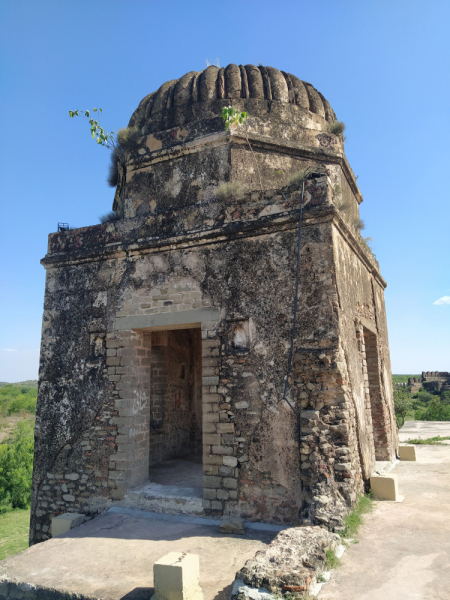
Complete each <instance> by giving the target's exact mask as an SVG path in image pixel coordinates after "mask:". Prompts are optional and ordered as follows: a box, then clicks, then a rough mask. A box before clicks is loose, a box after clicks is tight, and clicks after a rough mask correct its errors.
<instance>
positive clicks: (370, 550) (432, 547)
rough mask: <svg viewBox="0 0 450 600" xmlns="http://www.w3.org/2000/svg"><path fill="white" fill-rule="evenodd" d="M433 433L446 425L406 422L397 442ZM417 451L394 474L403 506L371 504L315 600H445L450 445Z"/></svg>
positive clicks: (449, 578)
mask: <svg viewBox="0 0 450 600" xmlns="http://www.w3.org/2000/svg"><path fill="white" fill-rule="evenodd" d="M436 435H440V436H450V422H445V423H444V422H441V423H433V422H430V423H426V422H414V421H413V422H407V423H406V425H405V426H404V427H403V428H402V429H401V431H400V441H401V442H404V441H406V440H407V439H412V438H417V437H421V438H428V437H433V436H436ZM447 444H448V443H447ZM416 453H417V456H418V460H417V462H401V463H399V464H397V466H396V467H395V469H394V470H393V473H396V474H397V475H398V479H399V491H400V493H401V494H403V495H404V496H405V500H404V502H403V503H401V504H397V503H392V502H377V503H376V507H375V510H374V511H373V513H372V514H370V515H369V516H368V517H366V521H365V524H364V525H363V527H362V528H361V531H360V534H359V536H358V538H359V543H358V544H355V545H352V546H351V547H350V548H349V549H348V551H347V552H346V553H345V554H344V556H343V558H342V566H341V567H340V568H339V569H338V570H336V571H335V572H334V573H333V576H332V579H331V581H330V583H328V584H326V585H324V586H323V588H322V590H321V592H320V594H319V600H450V447H449V445H442V446H416Z"/></svg>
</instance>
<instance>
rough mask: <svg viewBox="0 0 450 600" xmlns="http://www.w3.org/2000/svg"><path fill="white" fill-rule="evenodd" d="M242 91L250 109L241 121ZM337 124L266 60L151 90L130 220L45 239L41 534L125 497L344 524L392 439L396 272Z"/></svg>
mask: <svg viewBox="0 0 450 600" xmlns="http://www.w3.org/2000/svg"><path fill="white" fill-rule="evenodd" d="M228 105H233V106H234V107H236V108H239V109H240V110H245V111H247V113H248V119H247V122H246V125H243V126H240V127H235V128H230V129H229V130H228V131H226V130H225V127H224V122H223V120H222V118H221V113H222V109H223V107H224V106H228ZM334 123H336V117H335V114H334V112H333V110H332V108H331V106H330V104H329V103H328V101H327V100H326V99H325V98H324V97H323V95H322V94H321V93H320V92H318V91H317V90H316V89H315V88H314V87H313V86H312V85H310V84H309V83H306V82H303V81H300V80H299V79H298V78H297V77H295V76H293V75H290V74H288V73H285V72H283V71H278V70H276V69H274V68H271V67H262V66H260V67H255V66H252V65H247V66H245V67H243V66H237V65H229V66H228V67H226V68H225V69H223V68H222V69H219V68H217V67H214V66H210V67H208V68H207V69H206V70H204V71H202V72H199V73H197V72H194V71H193V72H190V73H187V74H186V75H184V76H183V77H181V78H180V79H178V80H173V81H168V82H167V83H165V84H164V85H162V86H161V87H160V88H159V90H157V91H156V92H154V93H153V94H150V95H149V96H147V97H146V98H144V99H143V100H142V102H141V103H140V104H139V106H138V108H137V109H136V111H135V112H134V114H133V115H132V117H131V120H130V126H132V127H138V128H139V132H140V135H141V137H139V139H138V140H137V142H136V145H135V146H134V147H133V148H132V149H131V150H129V151H128V152H127V155H126V169H123V170H121V171H120V173H119V181H118V186H117V190H116V196H115V199H114V207H113V208H114V210H115V211H116V212H117V214H118V215H119V217H120V218H119V219H118V220H116V221H114V222H109V223H105V224H101V225H95V226H91V227H84V228H81V229H75V230H69V231H62V232H59V233H54V234H51V235H50V236H49V244H48V253H47V255H46V257H45V258H44V259H43V260H42V263H43V265H44V266H45V268H46V269H47V278H46V289H45V306H44V316H43V330H42V346H41V363H40V381H39V399H38V410H37V419H36V450H35V466H34V479H33V498H32V517H31V541H32V542H36V541H40V540H44V539H46V538H48V537H49V525H50V519H51V518H52V517H53V516H55V515H57V514H60V513H63V512H71V511H72V512H77V513H84V514H87V515H93V514H95V513H97V512H99V511H103V510H106V509H107V508H108V507H110V506H112V505H114V504H119V505H125V506H137V507H140V508H147V509H150V510H166V511H168V512H177V511H179V512H183V511H184V512H189V513H191V514H200V515H203V514H204V515H210V516H217V517H219V516H221V515H235V516H240V517H243V518H245V519H246V520H254V521H264V522H269V523H280V524H284V523H288V524H299V523H303V524H306V523H318V524H323V525H325V526H326V527H328V528H329V529H331V530H336V529H339V527H341V526H342V517H343V516H344V515H345V514H346V513H347V512H348V511H349V510H351V508H352V506H353V505H354V502H355V500H356V498H357V495H358V494H359V493H362V492H363V490H364V485H365V484H366V483H367V481H368V478H369V476H370V474H371V472H372V470H373V469H374V467H375V461H377V460H381V461H389V460H391V459H392V458H393V457H394V456H395V450H396V445H397V436H396V428H395V418H394V413H393V405H392V384H391V367H390V359H389V346H388V334H387V324H386V315H385V306H384V288H385V286H386V283H385V281H384V279H383V278H382V276H381V274H380V270H379V265H378V263H377V261H376V260H375V258H374V256H373V254H372V253H371V251H370V249H369V248H368V247H367V245H366V244H365V243H364V241H363V240H362V238H361V235H360V231H359V226H358V224H359V204H360V203H361V202H362V196H361V193H360V191H359V189H358V186H357V183H356V179H355V177H354V174H353V172H352V170H351V168H350V166H349V164H348V162H347V159H346V157H345V153H344V140H343V137H342V135H340V134H339V133H338V134H334V133H332V130H333V124H334ZM247 138H248V139H247ZM248 142H250V143H251V147H250V146H249V143H248ZM305 169H307V171H306V174H305V173H304V170H305ZM296 173H297V174H298V176H297V177H293V178H291V176H293V175H295V174H296ZM301 173H303V175H302V174H301ZM305 177H306V179H305ZM302 179H303V180H304V186H305V187H304V212H303V220H302V238H301V239H302V242H301V255H300V276H299V294H298V298H299V301H298V313H297V324H296V328H295V335H294V355H293V360H292V370H291V374H290V380H289V386H288V394H287V399H288V400H289V402H290V403H291V404H292V406H293V407H294V408H295V410H296V411H297V414H298V415H299V424H300V439H299V437H298V432H297V416H296V414H295V413H294V411H293V410H291V408H290V407H289V405H288V403H287V402H286V401H284V400H283V388H284V379H285V377H286V372H287V366H288V356H289V348H290V339H291V330H292V323H293V303H294V292H295V284H296V266H297V239H298V229H299V208H300V203H301V197H302V185H303V183H302ZM260 181H261V182H262V185H261V183H260ZM224 182H228V183H231V184H232V185H230V186H228V188H227V187H226V186H224V185H223V184H224ZM239 184H240V185H239Z"/></svg>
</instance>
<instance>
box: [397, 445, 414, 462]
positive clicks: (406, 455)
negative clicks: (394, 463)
mask: <svg viewBox="0 0 450 600" xmlns="http://www.w3.org/2000/svg"><path fill="white" fill-rule="evenodd" d="M398 456H399V458H400V460H417V458H416V447H415V446H412V445H411V446H406V445H405V446H399V447H398Z"/></svg>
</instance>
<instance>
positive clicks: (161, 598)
mask: <svg viewBox="0 0 450 600" xmlns="http://www.w3.org/2000/svg"><path fill="white" fill-rule="evenodd" d="M199 574H200V563H199V557H198V554H186V553H183V552H169V554H166V555H165V556H163V557H162V558H160V559H159V560H158V561H157V562H156V563H155V564H154V565H153V585H154V588H155V593H154V595H153V596H152V600H203V592H202V589H201V587H200V584H199Z"/></svg>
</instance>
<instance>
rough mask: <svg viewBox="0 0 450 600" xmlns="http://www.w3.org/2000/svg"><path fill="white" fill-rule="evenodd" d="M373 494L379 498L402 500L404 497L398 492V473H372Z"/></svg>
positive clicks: (371, 485) (394, 500)
mask: <svg viewBox="0 0 450 600" xmlns="http://www.w3.org/2000/svg"><path fill="white" fill-rule="evenodd" d="M370 488H371V490H372V494H373V495H374V497H375V498H377V499H378V500H391V501H392V502H401V501H402V500H403V497H402V496H400V494H399V493H398V481H397V475H392V474H387V475H372V476H371V478H370Z"/></svg>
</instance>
